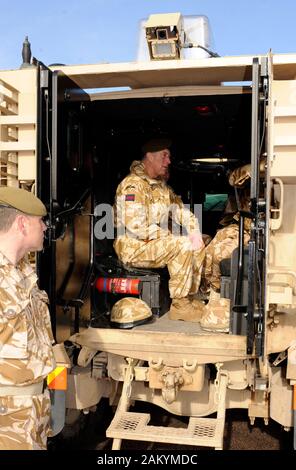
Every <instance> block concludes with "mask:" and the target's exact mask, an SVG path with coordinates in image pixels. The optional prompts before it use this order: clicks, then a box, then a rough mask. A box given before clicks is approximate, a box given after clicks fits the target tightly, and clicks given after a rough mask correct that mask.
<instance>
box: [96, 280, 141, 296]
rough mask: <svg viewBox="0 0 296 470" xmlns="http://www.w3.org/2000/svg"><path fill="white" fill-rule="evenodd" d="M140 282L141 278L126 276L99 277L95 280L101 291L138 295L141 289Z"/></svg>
mask: <svg viewBox="0 0 296 470" xmlns="http://www.w3.org/2000/svg"><path fill="white" fill-rule="evenodd" d="M140 282H141V281H140V279H130V278H126V277H113V278H108V277H98V278H97V280H96V282H95V287H96V288H97V290H98V291H99V292H110V293H113V294H131V295H138V294H140V291H141V286H140Z"/></svg>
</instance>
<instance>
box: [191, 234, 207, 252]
mask: <svg viewBox="0 0 296 470" xmlns="http://www.w3.org/2000/svg"><path fill="white" fill-rule="evenodd" d="M188 236H189V240H190V241H191V245H192V249H193V250H200V249H201V248H203V247H204V242H203V239H202V235H201V233H200V232H192V233H190V234H189V235H188Z"/></svg>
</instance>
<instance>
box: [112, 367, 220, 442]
mask: <svg viewBox="0 0 296 470" xmlns="http://www.w3.org/2000/svg"><path fill="white" fill-rule="evenodd" d="M132 361H133V360H130V362H129V366H128V367H127V370H126V374H125V380H124V383H123V388H122V395H121V398H120V401H119V404H118V407H117V410H116V413H115V416H114V418H113V420H112V422H111V424H110V426H109V427H108V429H107V431H106V436H107V437H110V438H113V445H112V449H113V450H115V449H116V450H118V449H120V447H121V442H122V439H128V440H135V441H146V442H162V443H167V444H183V445H191V446H196V447H197V446H204V447H213V448H215V449H216V450H222V449H223V435H224V425H225V398H226V388H227V382H228V377H227V374H226V373H223V370H221V369H220V370H218V374H219V380H218V389H217V400H218V409H217V417H216V418H194V417H191V418H190V419H189V423H188V427H187V428H186V429H184V428H174V427H165V426H149V421H150V414H148V413H133V412H130V411H127V410H128V407H129V397H130V392H131V382H132V377H133V374H132ZM216 380H217V379H216ZM128 395H129V396H128Z"/></svg>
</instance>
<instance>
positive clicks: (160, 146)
mask: <svg viewBox="0 0 296 470" xmlns="http://www.w3.org/2000/svg"><path fill="white" fill-rule="evenodd" d="M171 145H172V141H171V140H170V139H168V138H166V137H159V138H155V139H150V140H148V141H147V142H145V143H144V145H143V146H142V154H143V155H145V153H147V152H159V151H160V150H164V149H169V148H170V147H171Z"/></svg>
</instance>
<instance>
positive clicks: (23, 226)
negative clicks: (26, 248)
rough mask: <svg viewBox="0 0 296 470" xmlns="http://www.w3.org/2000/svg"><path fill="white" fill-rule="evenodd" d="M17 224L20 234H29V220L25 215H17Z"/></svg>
mask: <svg viewBox="0 0 296 470" xmlns="http://www.w3.org/2000/svg"><path fill="white" fill-rule="evenodd" d="M15 224H16V228H17V230H18V232H19V233H21V234H22V235H24V236H26V235H27V234H28V219H27V218H26V217H25V216H24V215H17V216H16V218H15Z"/></svg>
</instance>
